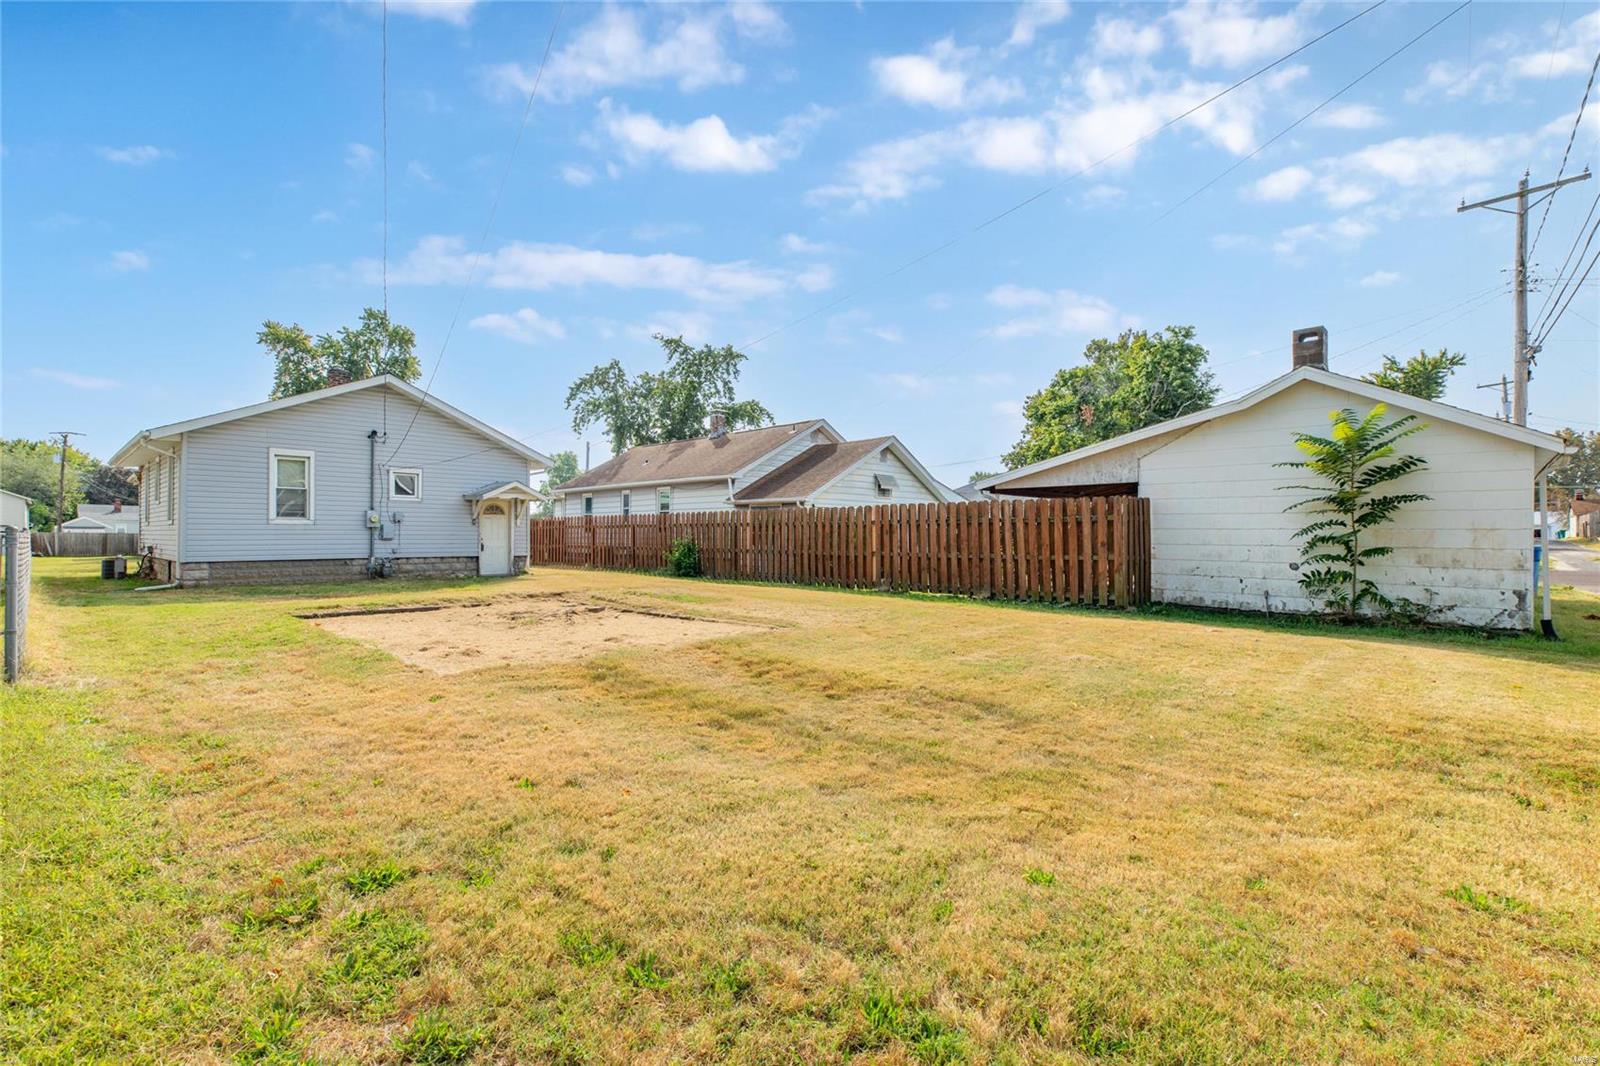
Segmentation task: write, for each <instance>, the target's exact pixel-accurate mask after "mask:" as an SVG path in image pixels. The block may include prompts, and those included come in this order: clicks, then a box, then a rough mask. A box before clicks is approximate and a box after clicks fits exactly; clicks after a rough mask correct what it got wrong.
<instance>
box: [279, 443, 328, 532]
mask: <svg viewBox="0 0 1600 1066" xmlns="http://www.w3.org/2000/svg"><path fill="white" fill-rule="evenodd" d="M315 464H316V456H315V455H314V454H313V453H312V452H296V451H289V450H287V449H279V448H273V449H271V450H270V451H269V452H268V454H267V465H268V476H269V478H270V480H271V485H270V486H269V491H268V496H267V518H268V519H269V520H271V521H273V522H310V521H311V520H312V519H313V518H314V517H315V515H316V510H315V500H314V499H313V494H314V492H315Z"/></svg>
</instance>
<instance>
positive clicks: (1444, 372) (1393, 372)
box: [1361, 348, 1467, 400]
mask: <svg viewBox="0 0 1600 1066" xmlns="http://www.w3.org/2000/svg"><path fill="white" fill-rule="evenodd" d="M1466 364H1467V357H1466V356H1464V355H1462V354H1461V353H1460V352H1451V351H1447V350H1445V349H1444V348H1440V349H1439V350H1438V352H1436V353H1435V354H1433V355H1429V354H1428V353H1427V352H1426V351H1419V352H1418V353H1417V354H1416V355H1413V356H1412V357H1411V358H1410V359H1407V360H1406V361H1405V362H1403V363H1402V362H1400V361H1399V360H1398V359H1396V358H1395V357H1394V356H1392V355H1386V356H1384V357H1383V365H1382V366H1381V367H1379V368H1378V369H1377V370H1374V371H1373V372H1372V373H1370V374H1363V375H1361V380H1362V381H1367V382H1371V383H1372V384H1374V385H1382V386H1383V387H1384V388H1386V389H1394V390H1395V391H1396V392H1403V393H1405V394H1406V395H1407V396H1416V397H1419V398H1421V399H1424V400H1437V399H1438V398H1439V397H1441V396H1443V395H1444V390H1445V386H1446V385H1448V384H1449V382H1450V375H1451V374H1454V373H1455V372H1456V370H1457V369H1458V368H1459V367H1463V366H1465V365H1466Z"/></svg>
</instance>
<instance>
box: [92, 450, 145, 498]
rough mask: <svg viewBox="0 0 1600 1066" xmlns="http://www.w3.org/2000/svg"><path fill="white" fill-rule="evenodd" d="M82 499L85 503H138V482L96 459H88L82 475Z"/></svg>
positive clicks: (129, 475) (116, 468) (123, 471)
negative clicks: (86, 467)
mask: <svg viewBox="0 0 1600 1066" xmlns="http://www.w3.org/2000/svg"><path fill="white" fill-rule="evenodd" d="M83 498H84V501H85V502H86V503H116V502H117V501H118V500H121V501H122V502H123V503H125V504H127V503H133V504H136V503H138V502H139V482H138V481H137V480H135V479H134V477H133V475H132V474H130V473H129V472H128V471H126V470H122V469H120V468H118V467H115V466H107V465H106V464H105V463H102V462H101V461H100V460H98V459H90V460H89V466H88V469H87V470H86V471H85V472H84V475H83Z"/></svg>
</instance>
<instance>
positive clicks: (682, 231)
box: [628, 222, 700, 241]
mask: <svg viewBox="0 0 1600 1066" xmlns="http://www.w3.org/2000/svg"><path fill="white" fill-rule="evenodd" d="M699 232H700V227H699V226H698V225H696V224H695V223H693V222H641V223H639V224H638V225H637V226H635V227H633V229H631V230H629V231H628V233H629V234H630V235H631V236H632V237H633V239H634V240H636V241H664V240H667V239H669V238H671V237H686V236H688V235H689V234H691V233H699Z"/></svg>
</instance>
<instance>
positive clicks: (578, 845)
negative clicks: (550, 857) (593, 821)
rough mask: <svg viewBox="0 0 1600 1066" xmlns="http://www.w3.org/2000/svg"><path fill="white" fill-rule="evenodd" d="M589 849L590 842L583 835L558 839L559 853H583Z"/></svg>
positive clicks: (557, 847)
mask: <svg viewBox="0 0 1600 1066" xmlns="http://www.w3.org/2000/svg"><path fill="white" fill-rule="evenodd" d="M588 850H589V842H588V841H587V840H584V839H582V838H581V837H565V838H563V839H561V840H558V841H556V854H557V855H582V854H583V853H584V852H586V851H588Z"/></svg>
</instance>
